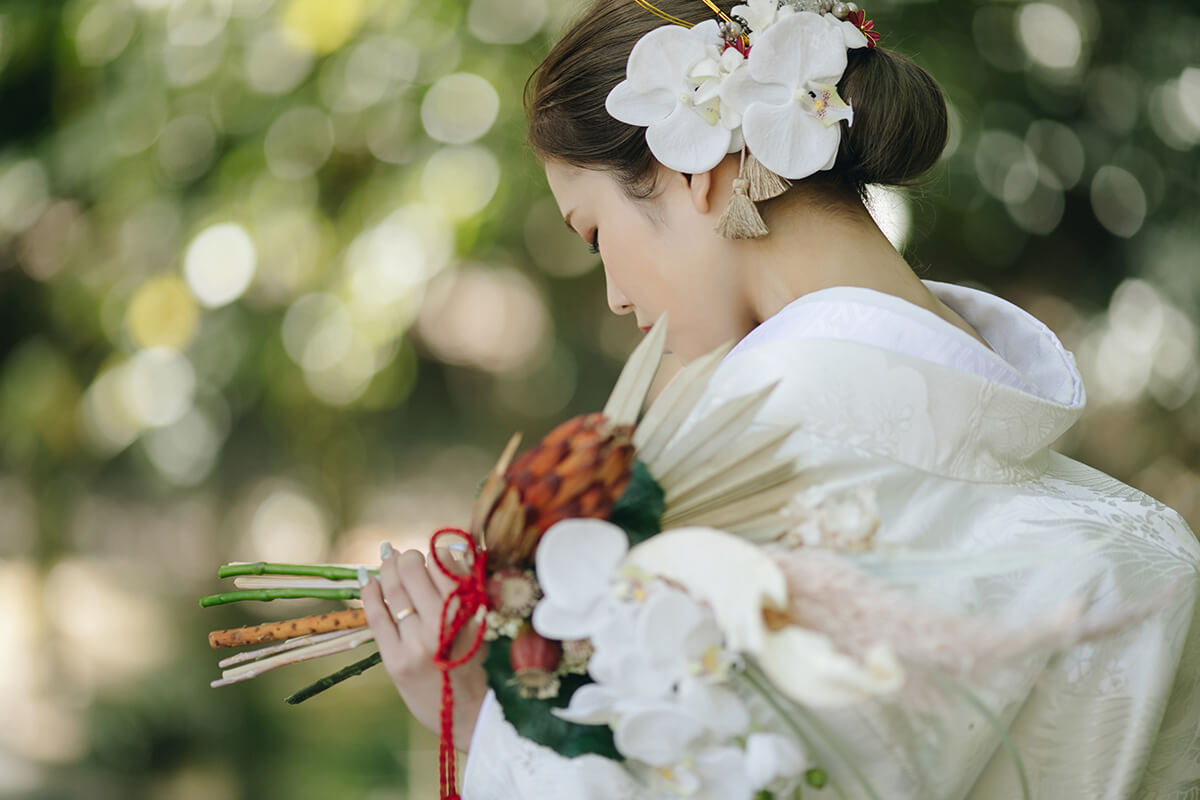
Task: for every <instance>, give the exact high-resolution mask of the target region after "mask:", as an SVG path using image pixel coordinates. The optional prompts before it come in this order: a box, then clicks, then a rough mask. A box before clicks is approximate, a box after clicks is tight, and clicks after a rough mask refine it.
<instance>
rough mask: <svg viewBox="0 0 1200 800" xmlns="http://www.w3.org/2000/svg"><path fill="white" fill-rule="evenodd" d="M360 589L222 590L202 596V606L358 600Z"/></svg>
mask: <svg viewBox="0 0 1200 800" xmlns="http://www.w3.org/2000/svg"><path fill="white" fill-rule="evenodd" d="M358 596H359V590H358V589H243V590H241V591H239V592H221V593H220V594H210V595H208V596H206V597H201V598H200V607H201V608H208V607H209V606H219V605H223V604H225V603H237V602H240V601H242V600H262V601H264V602H265V601H268V600H290V599H294V598H299V597H312V598H316V599H318V600H357V599H358Z"/></svg>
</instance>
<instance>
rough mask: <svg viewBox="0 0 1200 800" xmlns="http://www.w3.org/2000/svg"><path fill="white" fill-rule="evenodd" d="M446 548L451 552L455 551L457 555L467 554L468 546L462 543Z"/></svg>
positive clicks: (453, 543)
mask: <svg viewBox="0 0 1200 800" xmlns="http://www.w3.org/2000/svg"><path fill="white" fill-rule="evenodd" d="M446 547H447V548H448V549H450V550H453V551H454V552H455V553H465V552H467V546H466V545H465V544H463V543H462V542H451V543H450V544H448V545H446Z"/></svg>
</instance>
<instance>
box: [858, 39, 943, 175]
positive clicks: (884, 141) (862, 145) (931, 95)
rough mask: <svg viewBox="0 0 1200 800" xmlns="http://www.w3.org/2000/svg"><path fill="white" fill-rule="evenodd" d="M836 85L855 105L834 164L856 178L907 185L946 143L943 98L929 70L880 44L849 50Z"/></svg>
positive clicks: (932, 162) (940, 153)
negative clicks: (843, 68) (845, 63)
mask: <svg viewBox="0 0 1200 800" xmlns="http://www.w3.org/2000/svg"><path fill="white" fill-rule="evenodd" d="M838 91H839V93H840V94H841V95H842V97H843V98H845V99H846V101H847V102H848V103H850V105H851V106H852V107H853V108H854V124H853V125H851V126H850V127H849V128H845V129H843V136H842V144H841V148H840V150H839V152H838V160H837V163H836V165H835V167H834V170H835V171H837V172H840V173H841V174H843V175H844V176H846V177H847V178H849V179H850V180H852V181H853V182H854V183H856V184H858V185H860V186H862V185H866V184H872V183H875V184H883V185H886V186H905V185H909V184H912V183H915V182H916V181H917V180H918V179H919V178H920V177H921V176H922V175H924V174H925V173H926V172H927V171H928V170H929V168H930V167H932V166H933V165H934V164H935V163H937V160H938V158H940V157H941V155H942V150H943V149H945V147H946V136H947V114H946V100H945V98H944V97H942V92H941V90H940V89H939V88H938V85H937V83H936V82H934V80H933V78H932V77H931V76H930V75H929V73H928V72H926V71H925V70H923V69H922V68H921V67H919V66H917V65H916V64H914V63H913V62H912V61H910V60H909V59H907V58H905V57H904V56H902V55H900V54H899V53H896V52H893V51H891V50H886V49H884V48H881V47H876V48H870V49H868V48H859V49H856V50H851V51H850V52H849V53H848V63H847V65H846V71H845V73H844V74H843V75H842V80H841V81H840V82H839V83H838Z"/></svg>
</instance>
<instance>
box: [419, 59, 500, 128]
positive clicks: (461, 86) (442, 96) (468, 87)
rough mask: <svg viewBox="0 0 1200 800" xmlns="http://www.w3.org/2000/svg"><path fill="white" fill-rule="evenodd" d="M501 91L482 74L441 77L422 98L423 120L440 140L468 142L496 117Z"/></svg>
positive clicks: (426, 126) (489, 125)
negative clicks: (481, 75)
mask: <svg viewBox="0 0 1200 800" xmlns="http://www.w3.org/2000/svg"><path fill="white" fill-rule="evenodd" d="M499 111H500V95H498V94H497V93H496V90H495V89H494V88H492V85H491V84H490V83H488V82H487V81H486V80H484V79H483V78H482V77H480V76H478V75H473V74H471V73H466V72H460V73H455V74H453V75H447V76H446V77H444V78H442V79H441V80H439V81H438V82H437V83H435V84H434V85H433V86H432V87H430V89H429V91H428V92H426V94H425V98H424V100H422V101H421V123H422V124H423V125H424V126H425V132H426V133H428V134H429V135H430V136H431V137H432V138H434V139H436V140H438V141H439V142H447V143H448V144H465V143H467V142H472V141H474V140H476V139H478V138H479V137H480V136H483V135H484V134H485V133H487V132H488V129H489V128H491V127H492V123H494V122H495V121H496V115H497V114H498V113H499Z"/></svg>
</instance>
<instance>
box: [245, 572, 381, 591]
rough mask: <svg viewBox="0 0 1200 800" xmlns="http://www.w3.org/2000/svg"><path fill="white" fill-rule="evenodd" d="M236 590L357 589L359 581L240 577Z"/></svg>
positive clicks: (302, 576)
mask: <svg viewBox="0 0 1200 800" xmlns="http://www.w3.org/2000/svg"><path fill="white" fill-rule="evenodd" d="M233 586H234V588H235V589H357V588H358V586H359V583H358V580H357V579H356V580H352V581H351V580H330V579H329V578H310V577H307V576H304V575H239V576H237V577H236V578H234V579H233Z"/></svg>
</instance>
